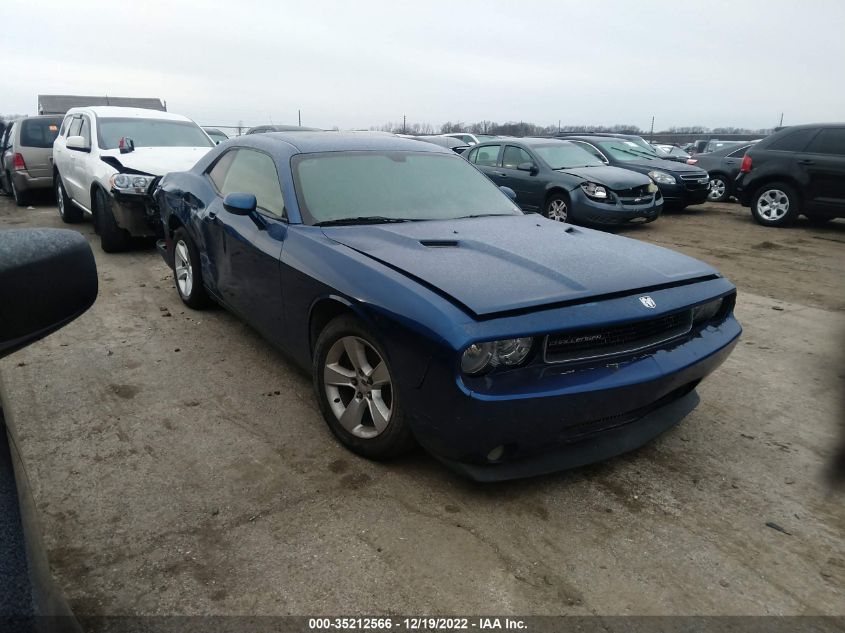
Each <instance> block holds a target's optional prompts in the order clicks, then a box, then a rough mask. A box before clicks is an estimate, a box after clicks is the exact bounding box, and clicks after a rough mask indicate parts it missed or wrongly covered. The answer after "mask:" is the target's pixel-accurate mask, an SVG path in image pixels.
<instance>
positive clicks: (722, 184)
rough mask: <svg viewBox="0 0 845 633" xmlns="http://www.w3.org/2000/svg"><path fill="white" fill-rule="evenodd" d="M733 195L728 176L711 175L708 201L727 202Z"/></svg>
mask: <svg viewBox="0 0 845 633" xmlns="http://www.w3.org/2000/svg"><path fill="white" fill-rule="evenodd" d="M730 197H731V185H730V182H729V181H728V179H727V177H725V176H723V175H722V174H714V175H713V176H711V177H710V191H708V192H707V201H708V202H725V201H726V200H727V199H728V198H730Z"/></svg>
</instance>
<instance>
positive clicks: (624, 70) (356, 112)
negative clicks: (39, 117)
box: [0, 0, 845, 129]
mask: <svg viewBox="0 0 845 633" xmlns="http://www.w3.org/2000/svg"><path fill="white" fill-rule="evenodd" d="M2 7H3V11H2V13H0V29H1V31H0V32H2V34H3V35H2V38H0V59H2V63H1V64H0V112H5V113H22V114H34V113H35V110H36V107H37V99H36V97H37V95H38V94H39V93H42V94H55V93H61V94H91V95H103V94H108V95H113V96H155V97H161V98H163V99H165V100H166V101H167V107H168V110H170V111H171V112H178V113H180V114H185V115H187V116H190V117H192V118H194V119H195V120H196V121H197V122H198V123H200V124H203V125H212V124H219V125H237V124H238V122H243V123H244V124H246V125H256V124H259V123H269V122H271V121H272V122H274V123H296V117H297V109H298V108H301V109H302V123H303V125H313V126H318V127H332V126H335V125H336V126H339V127H340V128H356V127H364V128H366V127H369V126H373V125H380V124H382V123H386V122H388V121H401V120H402V115H403V114H405V115H407V117H408V122H409V123H410V122H421V123H422V122H426V123H431V124H434V125H439V124H441V123H443V122H444V121H464V122H474V121H479V120H483V119H488V120H492V121H497V122H500V123H502V122H505V121H508V120H516V121H519V120H524V121H530V122H533V123H538V124H541V125H549V124H557V122H558V120H561V121H562V122H563V123H564V124H567V123H569V124H614V123H630V124H634V125H638V126H639V127H641V128H643V129H648V127H649V125H650V123H651V116H652V115H654V116H655V117H656V122H655V127H656V129H665V128H667V127H671V126H686V125H705V126H708V127H718V126H726V125H731V126H740V127H751V128H758V127H771V126H773V125H776V124H777V123H778V120H779V118H780V114H781V112H783V113H784V123H785V124H789V123H802V122H809V121H832V120H836V121H841V120H845V37H843V28H845V2H843V0H801V1H798V0H769V1H762V0H759V1H758V0H730V1H725V2H716V1H713V0H707V1H700V2H683V3H682V2H679V1H677V0H668V1H653V2H650V1H648V0H639V1H627V0H605V1H600V0H581V1H578V2H569V1H564V0H559V1H556V2H553V1H549V2H545V1H543V0H535V1H534V2H514V1H513V0H508V1H498V0H486V1H478V2H476V1H465V0H451V1H444V2H440V1H430V2H414V3H411V2H402V1H401V0H388V1H384V2H382V1H366V0H356V1H350V2H323V1H320V0H299V1H297V2H271V1H268V2H261V1H252V0H206V1H201V2H200V1H198V2H193V3H189V2H184V1H182V0H167V1H161V0H142V1H140V2H115V1H114V0H109V1H103V2H99V1H93V0H90V1H89V0H77V1H76V2H70V1H68V0H39V2H37V3H35V2H32V0H26V1H24V0H3V1H2Z"/></svg>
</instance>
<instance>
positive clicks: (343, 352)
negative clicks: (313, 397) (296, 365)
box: [323, 336, 393, 439]
mask: <svg viewBox="0 0 845 633" xmlns="http://www.w3.org/2000/svg"><path fill="white" fill-rule="evenodd" d="M323 384H324V390H325V395H326V398H328V403H329V407H330V408H331V410H332V413H333V414H334V416H335V417H336V418H337V420H338V422H340V425H341V426H342V427H343V428H344V429H346V430H347V431H348V432H349V433H351V434H352V435H354V436H355V437H359V438H363V439H370V438H373V437H376V436H377V435H380V434H381V433H383V432H384V431H385V430H386V429H387V427H388V425H389V424H390V418H391V415H392V414H393V382H392V380H391V378H390V371H389V370H388V368H387V363H385V361H384V359H383V358H382V357H381V355H380V354H379V353H378V351H376V349H375V348H374V347H373V346H372V345H370V344H369V343H368V342H367V341H365V340H364V339H362V338H359V337H357V336H343V337H341V338H339V339H338V340H337V341H335V342H334V344H332V346H331V348H330V349H329V352H328V354H327V355H326V360H325V363H324V365H323Z"/></svg>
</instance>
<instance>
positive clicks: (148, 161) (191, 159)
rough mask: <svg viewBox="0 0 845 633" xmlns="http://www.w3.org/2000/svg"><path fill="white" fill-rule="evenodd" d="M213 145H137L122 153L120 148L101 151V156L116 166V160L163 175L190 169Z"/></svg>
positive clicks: (146, 171)
mask: <svg viewBox="0 0 845 633" xmlns="http://www.w3.org/2000/svg"><path fill="white" fill-rule="evenodd" d="M211 149H212V148H211V147H136V148H135V150H134V151H132V152H128V153H126V154H121V153H120V150H119V149H108V150H103V151H102V152H100V158H109V160H107V161H105V162H107V163H109V164H110V165H113V166H114V167H117V165H115V164H114V162H115V161H117V162H118V163H120V165H122V166H123V167H125V168H127V169H130V170H135V171H141V172H144V173H146V174H150V175H152V176H163V175H164V174H167V173H170V172H171V171H188V170H189V169H190V168H191V167H193V166H194V165H195V164H196V162H197V161H198V160H199V159H200V158H202V157H203V156H205V155H206V154H207V153H208V152H210V151H211Z"/></svg>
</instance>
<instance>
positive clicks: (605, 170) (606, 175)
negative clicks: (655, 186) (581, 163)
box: [555, 165, 651, 189]
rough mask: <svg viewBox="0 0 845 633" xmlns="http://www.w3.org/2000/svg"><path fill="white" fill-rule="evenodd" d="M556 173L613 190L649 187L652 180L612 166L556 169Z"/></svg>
mask: <svg viewBox="0 0 845 633" xmlns="http://www.w3.org/2000/svg"><path fill="white" fill-rule="evenodd" d="M555 171H557V172H560V173H562V174H569V175H571V176H575V177H576V178H582V179H583V180H589V181H590V182H595V183H598V184H600V185H605V186H607V187H610V188H611V189H631V188H633V187H639V186H640V185H647V184H649V183H650V182H651V179H650V178H649V177H648V176H646V175H644V174H640V173H638V172H634V171H631V170H630V169H621V168H620V167H612V166H610V165H601V166H598V167H567V168H564V169H556V170H555Z"/></svg>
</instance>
